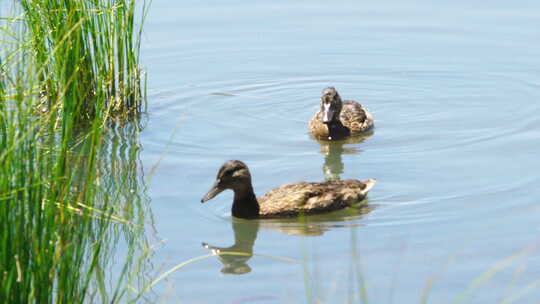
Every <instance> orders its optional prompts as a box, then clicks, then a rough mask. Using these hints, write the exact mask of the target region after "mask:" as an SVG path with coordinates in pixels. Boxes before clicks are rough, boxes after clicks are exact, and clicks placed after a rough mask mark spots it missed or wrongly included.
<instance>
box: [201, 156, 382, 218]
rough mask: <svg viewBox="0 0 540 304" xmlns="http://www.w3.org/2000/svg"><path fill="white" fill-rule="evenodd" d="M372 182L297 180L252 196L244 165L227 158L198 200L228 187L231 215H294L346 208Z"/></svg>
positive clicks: (369, 180) (211, 196)
mask: <svg viewBox="0 0 540 304" xmlns="http://www.w3.org/2000/svg"><path fill="white" fill-rule="evenodd" d="M374 184H375V179H368V180H365V181H359V180H341V181H331V182H326V183H307V182H298V183H290V184H285V185H282V186H279V187H278V188H275V189H272V190H270V191H269V192H268V193H266V194H265V195H264V196H262V197H260V198H256V197H255V193H254V192H253V186H252V184H251V174H250V173H249V169H248V167H247V166H246V164H244V163H243V162H241V161H239V160H230V161H227V162H225V163H224V164H223V165H222V166H221V168H220V169H219V171H218V174H217V177H216V182H215V184H214V185H213V186H212V188H211V189H210V190H209V191H208V193H207V194H206V195H205V196H204V197H203V198H202V199H201V203H204V202H206V201H208V200H210V199H212V198H214V197H215V196H216V195H218V194H219V193H221V192H222V191H223V190H226V189H231V190H233V191H234V200H233V205H232V215H233V216H234V217H238V218H245V219H253V218H279V217H294V216H298V215H301V214H316V213H324V212H328V211H332V210H337V209H342V208H345V207H348V206H350V205H352V204H354V203H356V202H360V201H362V200H363V199H364V198H365V197H366V195H367V193H368V191H369V190H370V189H371V188H372V187H373V185H374Z"/></svg>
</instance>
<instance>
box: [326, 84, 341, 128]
mask: <svg viewBox="0 0 540 304" xmlns="http://www.w3.org/2000/svg"><path fill="white" fill-rule="evenodd" d="M342 106H343V104H342V101H341V97H340V96H339V94H338V92H337V91H336V89H335V88H333V87H329V88H326V89H324V90H323V91H322V94H321V113H322V122H323V123H325V124H329V123H331V122H332V121H336V120H339V114H340V113H341V107H342Z"/></svg>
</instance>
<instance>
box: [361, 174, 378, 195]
mask: <svg viewBox="0 0 540 304" xmlns="http://www.w3.org/2000/svg"><path fill="white" fill-rule="evenodd" d="M376 182H377V180H376V179H374V178H370V179H366V180H365V181H363V183H364V184H365V185H366V188H364V189H362V193H363V194H364V195H366V194H367V193H368V192H369V190H371V188H373V186H375V183H376Z"/></svg>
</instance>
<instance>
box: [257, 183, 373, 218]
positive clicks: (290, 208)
mask: <svg viewBox="0 0 540 304" xmlns="http://www.w3.org/2000/svg"><path fill="white" fill-rule="evenodd" d="M374 184H375V180H374V179H369V180H366V181H359V180H343V181H333V182H327V183H308V182H299V183H290V184H285V185H282V186H280V187H278V188H275V189H272V190H270V191H269V192H268V193H266V194H265V195H264V196H262V197H260V198H259V199H258V201H259V205H260V213H259V215H260V216H261V217H283V216H297V215H299V214H315V213H323V212H328V211H332V210H337V209H342V208H345V207H347V206H350V205H351V204H353V203H356V202H359V201H361V200H363V199H364V198H365V197H366V194H367V193H368V191H369V190H370V189H371V188H372V187H373V185H374Z"/></svg>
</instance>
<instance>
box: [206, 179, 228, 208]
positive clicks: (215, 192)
mask: <svg viewBox="0 0 540 304" xmlns="http://www.w3.org/2000/svg"><path fill="white" fill-rule="evenodd" d="M223 190H225V189H223V188H220V187H219V180H217V181H216V182H215V184H214V185H213V186H212V188H211V189H210V190H209V191H208V193H206V195H205V196H204V197H203V198H202V199H201V203H204V202H206V201H209V200H211V199H213V198H214V197H215V196H216V195H218V194H220V193H221V192H222V191H223Z"/></svg>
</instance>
